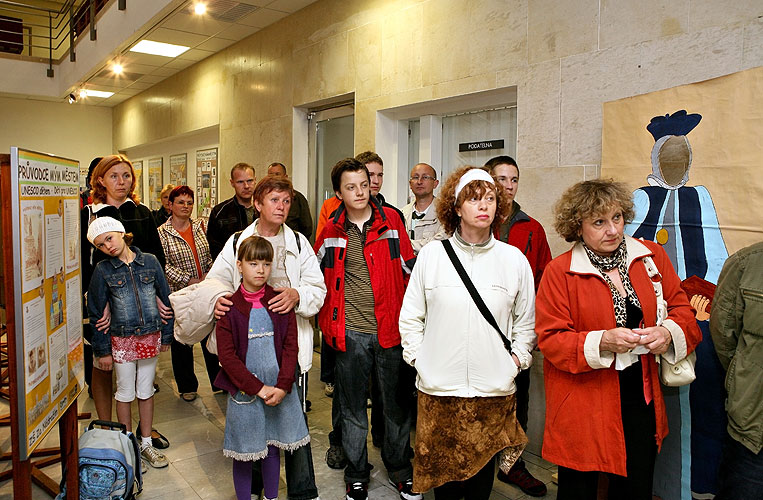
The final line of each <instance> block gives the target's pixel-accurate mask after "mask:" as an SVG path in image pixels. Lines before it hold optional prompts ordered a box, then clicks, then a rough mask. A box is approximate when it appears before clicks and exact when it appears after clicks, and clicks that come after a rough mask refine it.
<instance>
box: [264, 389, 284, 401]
mask: <svg viewBox="0 0 763 500" xmlns="http://www.w3.org/2000/svg"><path fill="white" fill-rule="evenodd" d="M284 396H286V391H284V390H283V389H279V388H278V387H273V390H272V391H271V392H270V395H269V396H268V397H267V399H265V404H266V405H268V406H278V404H279V403H280V402H281V401H283V398H284Z"/></svg>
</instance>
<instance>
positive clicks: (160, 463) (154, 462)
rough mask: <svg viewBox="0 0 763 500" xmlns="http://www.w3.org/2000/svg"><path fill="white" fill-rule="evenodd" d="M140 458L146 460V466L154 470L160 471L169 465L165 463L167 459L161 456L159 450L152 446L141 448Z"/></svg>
mask: <svg viewBox="0 0 763 500" xmlns="http://www.w3.org/2000/svg"><path fill="white" fill-rule="evenodd" d="M140 456H141V457H143V458H144V459H146V462H148V464H149V465H150V466H151V467H153V468H155V469H161V468H163V467H167V466H168V465H169V464H170V463H169V462H168V461H167V457H165V456H164V455H162V454H161V453H160V452H159V450H157V449H156V448H154V447H153V446H146V447H144V448H141V450H140Z"/></svg>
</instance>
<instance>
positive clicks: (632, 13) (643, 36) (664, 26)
mask: <svg viewBox="0 0 763 500" xmlns="http://www.w3.org/2000/svg"><path fill="white" fill-rule="evenodd" d="M600 15H601V27H600V30H599V47H600V48H602V49H604V48H608V47H613V46H616V45H629V44H632V43H636V42H643V41H645V40H652V39H654V38H658V37H663V36H671V35H678V34H680V33H686V32H687V31H688V26H689V0H639V1H636V2H634V1H623V0H602V2H601V14H600Z"/></svg>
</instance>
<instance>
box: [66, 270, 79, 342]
mask: <svg viewBox="0 0 763 500" xmlns="http://www.w3.org/2000/svg"><path fill="white" fill-rule="evenodd" d="M81 308H82V299H81V296H80V277H79V275H76V276H74V277H72V278H71V279H68V280H66V324H67V325H68V328H67V334H68V335H69V339H68V344H69V352H72V351H73V350H74V349H76V348H77V346H79V345H80V344H81V343H82V309H81Z"/></svg>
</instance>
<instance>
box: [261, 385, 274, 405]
mask: <svg viewBox="0 0 763 500" xmlns="http://www.w3.org/2000/svg"><path fill="white" fill-rule="evenodd" d="M273 389H274V387H273V386H272V385H263V386H262V389H260V392H258V393H257V396H259V397H260V398H261V399H262V400H263V401H265V402H266V403H267V401H268V397H270V393H271V391H272V390H273Z"/></svg>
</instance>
